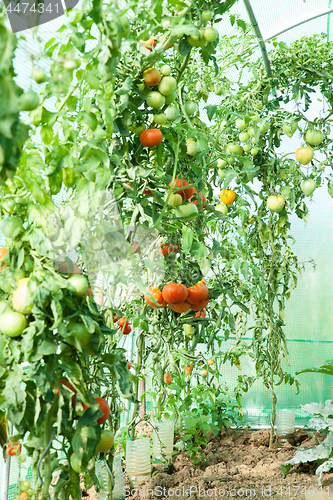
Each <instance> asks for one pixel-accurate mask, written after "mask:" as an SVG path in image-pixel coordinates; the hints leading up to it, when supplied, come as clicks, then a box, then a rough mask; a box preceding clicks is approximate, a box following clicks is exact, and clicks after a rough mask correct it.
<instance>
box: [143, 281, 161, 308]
mask: <svg viewBox="0 0 333 500" xmlns="http://www.w3.org/2000/svg"><path fill="white" fill-rule="evenodd" d="M147 292H148V293H150V295H152V296H153V297H154V299H155V300H156V302H157V303H158V304H160V305H158V306H157V305H156V304H155V303H154V302H153V301H152V300H151V299H150V298H149V296H148V295H145V301H146V302H147V304H149V305H150V306H151V307H153V308H154V309H162V308H163V307H165V306H166V302H165V300H164V299H163V296H162V292H161V290H159V289H158V288H155V287H153V286H150V287H148V288H147Z"/></svg>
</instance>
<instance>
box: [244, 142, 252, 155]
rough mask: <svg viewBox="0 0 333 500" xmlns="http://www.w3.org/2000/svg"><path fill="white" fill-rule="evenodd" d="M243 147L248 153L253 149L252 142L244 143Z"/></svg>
mask: <svg viewBox="0 0 333 500" xmlns="http://www.w3.org/2000/svg"><path fill="white" fill-rule="evenodd" d="M243 149H244V151H245V153H248V152H249V151H251V145H250V144H244V146H243Z"/></svg>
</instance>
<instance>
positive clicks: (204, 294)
mask: <svg viewBox="0 0 333 500" xmlns="http://www.w3.org/2000/svg"><path fill="white" fill-rule="evenodd" d="M208 296H209V291H208V288H207V286H206V283H205V281H204V280H201V281H198V283H196V284H195V285H193V286H190V287H189V288H187V287H186V286H185V285H183V284H182V283H169V284H168V285H165V286H164V287H163V290H162V291H160V290H159V289H158V288H155V287H149V288H148V289H147V295H145V300H146V302H147V303H148V304H149V305H150V306H152V307H154V308H155V309H161V308H163V307H166V306H167V305H168V306H169V307H170V309H172V310H173V311H175V312H177V313H185V312H187V311H189V310H190V309H192V310H193V311H201V310H202V309H204V308H205V307H206V306H207V304H208V302H209V297H208Z"/></svg>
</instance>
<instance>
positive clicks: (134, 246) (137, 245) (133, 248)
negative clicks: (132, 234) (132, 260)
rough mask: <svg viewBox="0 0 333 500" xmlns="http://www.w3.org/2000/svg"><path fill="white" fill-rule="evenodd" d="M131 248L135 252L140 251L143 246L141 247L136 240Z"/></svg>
mask: <svg viewBox="0 0 333 500" xmlns="http://www.w3.org/2000/svg"><path fill="white" fill-rule="evenodd" d="M131 249H132V252H133V253H140V251H141V247H139V244H138V243H135V242H134V243H132V244H131Z"/></svg>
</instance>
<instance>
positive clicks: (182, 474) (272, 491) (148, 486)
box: [83, 428, 333, 500]
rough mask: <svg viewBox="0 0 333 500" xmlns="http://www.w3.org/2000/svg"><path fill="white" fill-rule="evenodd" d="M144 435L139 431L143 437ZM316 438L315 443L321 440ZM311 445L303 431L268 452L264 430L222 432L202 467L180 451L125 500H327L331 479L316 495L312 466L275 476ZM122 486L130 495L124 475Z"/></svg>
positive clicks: (331, 476)
mask: <svg viewBox="0 0 333 500" xmlns="http://www.w3.org/2000/svg"><path fill="white" fill-rule="evenodd" d="M147 430H148V428H147V429H146V428H144V433H145V434H146V432H145V431H147ZM315 435H316V436H317V438H318V439H319V441H321V440H322V439H323V438H322V437H321V436H319V435H318V434H316V433H315ZM316 444H318V441H317V439H315V438H313V437H311V436H309V435H308V434H307V433H306V432H305V431H303V430H302V429H297V430H296V431H295V442H294V445H292V444H290V443H288V442H287V443H285V444H284V447H283V449H277V448H276V447H275V448H273V449H269V447H268V445H269V430H268V429H262V430H259V431H257V432H252V431H251V430H249V429H247V430H232V429H229V430H228V433H227V434H226V433H225V431H222V432H221V434H220V435H219V436H218V437H217V438H216V439H214V437H213V436H212V439H211V440H210V442H209V443H208V445H207V446H206V447H205V448H203V452H204V454H205V456H206V461H205V463H204V464H202V465H194V464H193V463H192V462H191V460H190V459H189V458H188V457H187V455H186V451H185V450H183V451H181V452H180V453H179V454H177V455H175V456H174V458H173V464H172V465H171V466H170V467H169V468H168V469H165V468H164V467H163V465H162V464H155V465H153V468H152V477H151V478H149V479H147V480H145V481H141V482H140V483H139V485H138V487H137V490H136V491H135V492H134V491H132V492H133V495H132V496H129V495H128V499H129V500H130V499H138V498H140V499H148V498H149V499H156V500H157V499H160V498H164V497H166V498H175V499H180V500H185V499H188V498H191V499H193V500H195V499H199V498H200V499H202V500H208V499H209V498H226V497H237V498H242V497H244V498H253V497H259V498H263V497H266V498H267V497H272V496H274V497H275V499H276V500H278V499H282V498H283V499H288V500H291V499H296V500H309V499H313V500H317V499H321V500H324V499H327V498H329V499H330V500H331V499H333V473H327V474H324V475H323V477H322V490H320V488H319V486H318V481H317V480H318V478H317V476H316V475H315V469H316V466H315V465H314V464H311V463H309V464H300V465H295V466H293V467H292V469H291V471H290V472H289V474H288V475H287V476H286V477H285V478H283V477H282V473H281V470H280V464H281V463H283V462H285V461H287V460H289V459H291V458H292V457H293V456H294V455H295V452H296V446H301V447H302V448H311V447H313V446H315V445H316ZM125 485H126V487H127V488H128V489H129V481H128V478H127V475H126V474H125ZM310 487H311V488H310ZM132 490H133V488H132ZM148 490H150V491H148ZM83 494H84V493H83ZM95 495H96V493H95V492H93V491H91V492H89V497H91V500H95V499H96V496H95ZM88 500H89V499H88Z"/></svg>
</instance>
